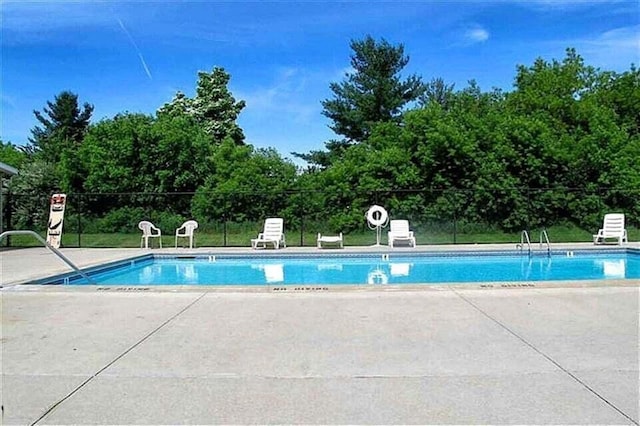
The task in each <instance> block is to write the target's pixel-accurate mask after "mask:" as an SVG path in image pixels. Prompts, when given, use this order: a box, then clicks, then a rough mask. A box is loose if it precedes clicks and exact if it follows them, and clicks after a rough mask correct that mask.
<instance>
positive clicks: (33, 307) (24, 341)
mask: <svg viewBox="0 0 640 426" xmlns="http://www.w3.org/2000/svg"><path fill="white" fill-rule="evenodd" d="M145 296H146V297H144V301H143V300H142V299H141V298H140V297H136V295H134V294H128V293H118V294H111V295H109V297H100V294H97V293H95V292H94V293H91V294H90V293H84V292H78V293H69V292H65V293H52V292H27V293H22V292H12V293H11V294H7V293H0V307H1V309H2V329H1V331H2V333H1V344H2V364H1V365H2V368H1V369H2V392H1V393H2V405H3V415H4V417H3V424H24V423H25V421H24V420H25V418H28V419H30V421H34V420H35V419H36V418H38V417H39V416H40V415H41V414H42V413H44V410H45V409H46V408H48V407H51V406H52V405H53V404H55V403H56V402H58V401H60V400H61V399H62V398H64V397H65V396H66V395H67V394H68V393H69V392H71V391H72V390H73V389H75V388H76V387H77V386H79V385H80V384H81V383H83V382H84V381H85V380H86V379H87V378H89V377H91V376H93V375H94V374H95V373H96V372H98V371H99V370H100V369H102V368H103V367H104V366H106V365H108V364H109V363H110V362H112V361H113V360H115V359H116V358H117V357H119V356H120V355H122V354H123V353H124V352H125V351H126V350H128V349H129V348H131V347H132V346H134V345H135V344H136V343H138V342H139V341H140V340H141V339H143V338H144V337H145V336H147V335H148V334H149V333H151V332H152V331H153V330H155V329H156V328H157V327H158V326H160V325H161V324H162V323H163V322H164V321H166V320H167V319H168V318H171V317H172V316H174V315H175V314H176V313H178V312H180V311H181V310H182V309H184V308H185V307H186V306H188V305H189V303H192V302H193V301H194V300H196V298H197V297H198V295H197V294H193V293H191V294H189V293H184V294H174V295H171V294H162V293H157V294H148V295H145ZM26 423H28V422H26Z"/></svg>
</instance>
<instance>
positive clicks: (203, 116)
mask: <svg viewBox="0 0 640 426" xmlns="http://www.w3.org/2000/svg"><path fill="white" fill-rule="evenodd" d="M230 80H231V75H230V74H229V73H227V72H226V71H225V70H224V68H220V67H214V68H213V70H212V71H211V72H210V73H208V72H204V71H201V72H199V73H198V82H197V85H196V95H195V97H194V98H193V99H191V98H189V97H187V96H186V95H185V94H184V93H182V92H178V93H177V94H176V95H175V97H174V98H173V99H172V100H171V102H169V103H167V104H165V105H164V106H162V107H161V108H160V109H159V110H158V116H162V115H167V114H169V115H175V114H178V115H180V114H185V115H188V116H191V117H193V118H194V119H195V120H196V122H197V123H199V124H200V125H201V126H202V127H203V129H204V131H205V132H206V134H207V135H209V137H210V138H211V141H212V142H213V143H216V144H219V143H221V142H222V141H223V140H225V139H226V138H230V139H231V140H232V141H233V142H234V143H235V144H237V145H241V144H243V143H244V133H243V132H242V129H241V128H240V126H238V124H237V123H236V120H237V119H238V116H239V115H240V112H241V111H242V110H243V109H244V107H245V102H244V101H236V99H235V98H234V97H233V95H232V93H231V91H229V89H228V84H229V81H230Z"/></svg>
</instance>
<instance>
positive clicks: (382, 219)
mask: <svg viewBox="0 0 640 426" xmlns="http://www.w3.org/2000/svg"><path fill="white" fill-rule="evenodd" d="M387 219H389V214H388V213H387V211H386V210H385V209H384V207H380V206H378V205H373V206H371V207H370V208H369V211H368V212H367V222H369V224H370V225H372V226H385V225H386V224H387Z"/></svg>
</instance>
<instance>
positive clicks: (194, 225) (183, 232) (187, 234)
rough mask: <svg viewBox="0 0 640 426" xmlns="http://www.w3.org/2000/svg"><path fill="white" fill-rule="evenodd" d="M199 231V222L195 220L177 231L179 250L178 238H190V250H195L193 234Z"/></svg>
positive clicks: (184, 224)
mask: <svg viewBox="0 0 640 426" xmlns="http://www.w3.org/2000/svg"><path fill="white" fill-rule="evenodd" d="M196 229H198V222H196V221H195V220H188V221H186V222H185V223H183V224H182V226H180V228H178V229H176V244H175V247H176V248H178V238H188V239H189V248H193V246H194V244H193V232H194V231H195V230H196Z"/></svg>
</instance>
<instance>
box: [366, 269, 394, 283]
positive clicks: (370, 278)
mask: <svg viewBox="0 0 640 426" xmlns="http://www.w3.org/2000/svg"><path fill="white" fill-rule="evenodd" d="M367 282H368V283H369V284H389V277H388V276H387V274H385V273H384V271H383V270H380V269H374V270H373V271H371V272H369V275H367Z"/></svg>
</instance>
